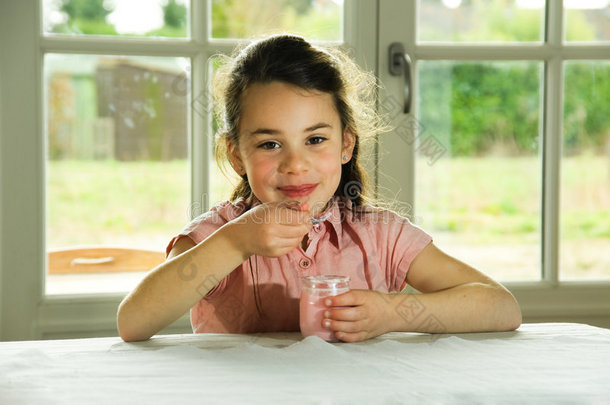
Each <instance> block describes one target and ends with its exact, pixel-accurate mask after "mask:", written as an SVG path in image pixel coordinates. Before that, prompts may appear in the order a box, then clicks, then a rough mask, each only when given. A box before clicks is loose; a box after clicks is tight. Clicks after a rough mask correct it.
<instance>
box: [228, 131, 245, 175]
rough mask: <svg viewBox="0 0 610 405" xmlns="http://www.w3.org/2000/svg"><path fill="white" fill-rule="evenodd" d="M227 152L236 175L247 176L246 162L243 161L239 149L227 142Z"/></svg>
mask: <svg viewBox="0 0 610 405" xmlns="http://www.w3.org/2000/svg"><path fill="white" fill-rule="evenodd" d="M226 145H227V151H228V152H229V153H228V155H229V160H230V161H231V166H232V167H233V170H235V173H237V174H239V175H240V176H243V175H244V174H246V169H245V168H244V162H243V160H242V159H241V154H240V153H239V148H238V147H237V145H235V144H234V143H233V142H231V141H230V140H228V139H227V140H226Z"/></svg>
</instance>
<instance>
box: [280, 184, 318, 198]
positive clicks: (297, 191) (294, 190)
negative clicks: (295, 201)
mask: <svg viewBox="0 0 610 405" xmlns="http://www.w3.org/2000/svg"><path fill="white" fill-rule="evenodd" d="M316 187H318V185H317V184H299V185H298V186H282V187H278V190H280V192H281V193H282V194H284V195H285V196H286V197H289V198H299V197H307V196H308V195H310V194H311V193H313V192H314V190H315V189H316Z"/></svg>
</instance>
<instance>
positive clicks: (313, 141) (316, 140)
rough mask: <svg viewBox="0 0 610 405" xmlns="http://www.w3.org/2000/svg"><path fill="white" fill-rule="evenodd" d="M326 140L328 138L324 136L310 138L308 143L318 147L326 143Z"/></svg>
mask: <svg viewBox="0 0 610 405" xmlns="http://www.w3.org/2000/svg"><path fill="white" fill-rule="evenodd" d="M325 140H326V138H324V137H323V136H312V137H311V138H309V139H308V140H307V142H308V143H310V144H313V145H318V144H320V143H322V142H324V141H325Z"/></svg>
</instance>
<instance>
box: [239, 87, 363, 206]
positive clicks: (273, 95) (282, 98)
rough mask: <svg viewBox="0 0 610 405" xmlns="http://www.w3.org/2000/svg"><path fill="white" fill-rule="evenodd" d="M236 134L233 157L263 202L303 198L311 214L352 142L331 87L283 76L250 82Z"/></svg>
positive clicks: (328, 192) (336, 177) (322, 202)
mask: <svg viewBox="0 0 610 405" xmlns="http://www.w3.org/2000/svg"><path fill="white" fill-rule="evenodd" d="M238 135H239V145H238V146H237V147H235V145H230V144H229V151H230V155H231V163H232V165H233V167H234V169H235V170H236V171H237V173H238V174H240V175H242V174H244V173H245V174H247V175H248V182H249V183H250V187H251V188H252V191H253V192H254V195H255V196H256V197H257V198H258V199H259V200H260V201H261V202H263V203H268V202H277V201H299V202H301V203H304V202H307V203H308V205H309V210H310V211H311V213H312V214H313V215H316V214H319V213H320V212H322V210H323V209H324V208H325V206H326V204H327V202H328V201H329V200H330V199H331V198H332V196H333V195H334V194H335V191H336V189H337V187H338V186H339V181H340V179H341V165H342V164H343V163H347V162H348V161H349V160H350V159H351V158H352V150H353V148H354V136H353V134H352V133H351V132H349V131H342V130H341V120H340V117H339V114H338V113H337V110H336V109H335V105H334V102H333V99H332V96H331V95H330V94H329V93H324V92H317V91H309V90H304V89H301V88H299V87H296V86H293V85H290V84H286V83H282V82H271V83H267V84H261V83H257V84H253V85H251V86H250V87H248V89H247V90H246V91H245V92H244V94H243V95H242V113H241V117H240V124H239V128H238ZM344 156H345V157H346V159H343V157H344ZM240 168H241V169H240Z"/></svg>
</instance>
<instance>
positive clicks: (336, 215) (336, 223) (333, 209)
mask: <svg viewBox="0 0 610 405" xmlns="http://www.w3.org/2000/svg"><path fill="white" fill-rule="evenodd" d="M350 208H351V201H349V200H347V199H343V198H341V197H336V196H335V197H333V199H332V203H331V205H330V207H328V208H327V209H326V210H325V211H324V212H323V213H322V214H320V216H323V215H325V214H326V213H328V212H330V216H329V217H328V219H326V220H325V221H324V222H328V223H330V225H331V226H330V228H331V229H332V230H333V231H334V233H335V238H336V241H337V248H339V249H341V234H342V221H341V219H342V216H345V215H346V214H347V213H346V212H342V210H343V209H350ZM332 239H333V238H331V240H332Z"/></svg>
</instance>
